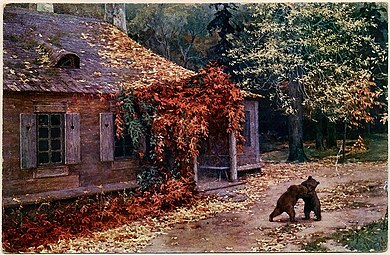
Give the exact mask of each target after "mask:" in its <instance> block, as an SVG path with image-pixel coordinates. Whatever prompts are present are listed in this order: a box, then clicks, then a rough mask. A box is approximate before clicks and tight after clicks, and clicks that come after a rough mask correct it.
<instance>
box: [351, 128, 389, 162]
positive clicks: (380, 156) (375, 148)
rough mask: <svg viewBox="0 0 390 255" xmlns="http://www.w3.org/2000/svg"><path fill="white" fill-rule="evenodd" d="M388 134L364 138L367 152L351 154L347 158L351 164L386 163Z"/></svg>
mask: <svg viewBox="0 0 390 255" xmlns="http://www.w3.org/2000/svg"><path fill="white" fill-rule="evenodd" d="M387 140H388V137H387V134H372V135H370V136H368V137H365V138H363V141H364V144H365V145H366V147H367V150H366V151H362V152H356V153H351V154H349V155H348V156H347V160H348V161H349V162H356V161H358V162H364V161H386V160H387V157H388V143H387Z"/></svg>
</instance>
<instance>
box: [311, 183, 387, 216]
mask: <svg viewBox="0 0 390 255" xmlns="http://www.w3.org/2000/svg"><path fill="white" fill-rule="evenodd" d="M382 186H383V180H377V181H359V182H348V183H342V184H339V185H337V186H335V187H331V188H326V189H319V190H318V191H317V192H324V193H327V194H329V195H326V196H325V197H323V198H322V199H321V209H322V210H323V211H331V210H337V209H343V208H346V207H348V208H360V207H370V206H372V205H370V204H368V203H363V202H359V200H362V199H364V198H369V197H370V196H374V195H377V194H378V192H380V191H381V189H382ZM382 192H384V190H383V189H382Z"/></svg>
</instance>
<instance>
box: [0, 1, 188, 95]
mask: <svg viewBox="0 0 390 255" xmlns="http://www.w3.org/2000/svg"><path fill="white" fill-rule="evenodd" d="M3 17H4V43H3V46H4V51H3V52H4V54H3V58H4V70H3V71H4V80H3V89H4V90H8V91H51V92H77V93H101V94H105V93H113V92H116V91H118V89H119V87H120V86H125V87H137V88H139V87H143V86H148V85H150V84H151V83H152V82H154V81H156V80H158V79H162V80H176V79H181V78H185V77H189V76H191V75H193V74H194V73H193V72H192V71H190V70H187V69H185V68H183V67H181V66H179V65H177V64H174V63H172V62H170V61H168V60H166V59H165V58H163V57H161V56H158V55H157V54H155V53H153V52H152V51H150V50H148V49H146V48H145V47H143V46H141V45H140V44H138V43H137V42H135V41H134V40H132V39H130V38H129V37H128V36H127V35H126V34H125V33H123V32H122V31H120V30H119V29H117V28H116V27H114V26H112V25H110V24H107V23H105V22H103V21H101V20H98V19H93V18H86V17H76V16H71V15H63V14H51V13H39V12H35V11H31V10H27V9H17V8H8V7H6V8H5V10H4V16H3ZM42 41H43V42H44V43H42ZM50 48H56V49H60V50H64V51H66V52H71V53H74V54H75V55H77V56H79V57H80V69H69V68H58V67H53V65H52V64H51V61H52V59H50V58H51V56H50V54H48V52H50Z"/></svg>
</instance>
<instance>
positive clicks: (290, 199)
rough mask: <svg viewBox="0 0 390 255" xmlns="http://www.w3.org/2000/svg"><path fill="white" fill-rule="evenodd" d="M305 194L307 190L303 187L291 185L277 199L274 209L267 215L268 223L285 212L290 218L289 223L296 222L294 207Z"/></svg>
mask: <svg viewBox="0 0 390 255" xmlns="http://www.w3.org/2000/svg"><path fill="white" fill-rule="evenodd" d="M307 192H308V189H307V188H306V187H305V186H303V185H291V186H290V187H289V188H288V189H287V191H286V192H284V193H283V194H282V195H281V196H280V198H279V199H278V201H277V203H276V208H275V209H274V211H273V212H272V213H271V214H270V215H269V221H271V222H272V221H273V219H274V217H276V216H278V215H280V214H282V213H283V212H286V213H287V214H288V215H289V216H290V222H296V220H295V211H294V206H295V204H296V203H297V201H298V199H299V198H302V195H305V194H307Z"/></svg>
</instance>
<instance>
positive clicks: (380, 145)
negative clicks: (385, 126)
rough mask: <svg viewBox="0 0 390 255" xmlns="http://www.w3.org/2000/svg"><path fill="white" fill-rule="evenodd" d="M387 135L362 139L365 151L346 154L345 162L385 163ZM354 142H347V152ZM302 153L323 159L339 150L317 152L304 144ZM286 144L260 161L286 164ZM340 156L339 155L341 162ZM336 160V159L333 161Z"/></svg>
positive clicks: (334, 155)
mask: <svg viewBox="0 0 390 255" xmlns="http://www.w3.org/2000/svg"><path fill="white" fill-rule="evenodd" d="M387 139H388V138H387V134H372V135H370V136H368V137H364V138H363V141H364V144H365V145H366V147H367V150H366V151H361V152H352V151H351V152H348V151H347V155H346V160H347V162H352V163H353V162H372V161H387V156H388V144H387ZM341 142H342V141H341V140H338V146H341ZM355 142H356V140H348V141H347V146H346V147H347V150H349V149H350V148H351V147H352V145H353V144H354V143H355ZM304 151H305V154H306V156H307V157H308V158H309V159H312V160H316V159H323V158H327V157H334V158H335V157H336V156H337V153H338V151H339V148H332V149H325V150H317V149H316V148H315V144H314V143H313V142H305V143H304ZM288 153H289V151H288V144H280V145H279V146H277V148H275V150H273V151H269V152H263V153H262V155H261V156H262V159H263V160H264V161H272V162H286V160H287V158H288ZM341 156H342V155H339V157H340V159H339V160H341ZM335 160H336V159H335Z"/></svg>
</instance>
